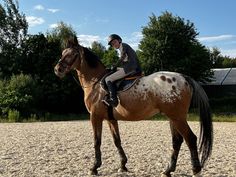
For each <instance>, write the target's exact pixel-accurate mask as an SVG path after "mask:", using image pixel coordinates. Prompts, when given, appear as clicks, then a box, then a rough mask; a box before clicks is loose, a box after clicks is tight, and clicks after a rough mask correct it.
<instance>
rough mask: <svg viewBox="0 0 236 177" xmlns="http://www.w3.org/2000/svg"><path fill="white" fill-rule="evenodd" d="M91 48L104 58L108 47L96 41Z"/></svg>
mask: <svg viewBox="0 0 236 177" xmlns="http://www.w3.org/2000/svg"><path fill="white" fill-rule="evenodd" d="M91 50H92V51H93V52H94V53H95V54H96V55H97V56H98V57H99V58H100V59H102V58H103V56H104V53H105V51H106V48H105V47H104V46H103V45H102V44H101V43H99V42H96V41H94V42H93V43H92V46H91Z"/></svg>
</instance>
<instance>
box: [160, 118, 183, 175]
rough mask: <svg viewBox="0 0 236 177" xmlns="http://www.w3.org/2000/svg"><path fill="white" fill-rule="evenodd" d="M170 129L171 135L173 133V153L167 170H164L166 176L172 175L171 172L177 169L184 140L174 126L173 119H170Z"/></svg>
mask: <svg viewBox="0 0 236 177" xmlns="http://www.w3.org/2000/svg"><path fill="white" fill-rule="evenodd" d="M170 130H171V135H172V148H173V151H172V154H171V159H170V163H169V165H168V167H167V169H166V170H165V172H163V174H165V175H166V176H171V175H170V173H171V172H174V171H175V168H176V163H177V159H178V155H179V150H180V147H181V144H182V142H183V137H182V136H181V135H180V133H179V132H178V131H177V130H176V129H175V127H174V126H173V123H172V122H171V121H170ZM163 176H164V175H163Z"/></svg>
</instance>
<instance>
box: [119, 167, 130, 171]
mask: <svg viewBox="0 0 236 177" xmlns="http://www.w3.org/2000/svg"><path fill="white" fill-rule="evenodd" d="M127 171H128V169H127V168H126V167H123V168H119V169H118V172H127Z"/></svg>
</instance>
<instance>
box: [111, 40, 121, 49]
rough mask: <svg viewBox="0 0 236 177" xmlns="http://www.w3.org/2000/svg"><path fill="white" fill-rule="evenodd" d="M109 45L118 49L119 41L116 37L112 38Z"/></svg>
mask: <svg viewBox="0 0 236 177" xmlns="http://www.w3.org/2000/svg"><path fill="white" fill-rule="evenodd" d="M111 46H112V47H114V48H115V49H119V47H120V42H119V41H118V40H117V39H114V40H112V41H111Z"/></svg>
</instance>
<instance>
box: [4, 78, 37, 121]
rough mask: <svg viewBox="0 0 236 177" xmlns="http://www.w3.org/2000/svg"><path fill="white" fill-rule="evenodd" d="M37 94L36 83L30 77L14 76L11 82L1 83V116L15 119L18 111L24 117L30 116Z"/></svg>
mask: <svg viewBox="0 0 236 177" xmlns="http://www.w3.org/2000/svg"><path fill="white" fill-rule="evenodd" d="M36 93H37V92H36V83H35V82H34V80H33V79H32V77H31V76H29V75H24V74H20V75H13V76H12V77H11V78H10V80H3V81H0V113H1V115H2V116H5V117H6V116H8V117H9V116H13V117H14V116H17V115H18V114H17V111H18V112H19V114H21V115H23V116H27V115H30V112H31V108H32V107H33V103H34V102H33V100H34V96H35V95H36ZM9 114H10V115H9ZM18 119H19V117H18Z"/></svg>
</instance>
